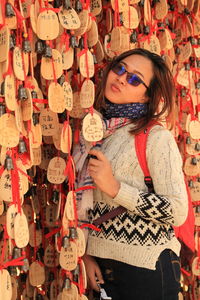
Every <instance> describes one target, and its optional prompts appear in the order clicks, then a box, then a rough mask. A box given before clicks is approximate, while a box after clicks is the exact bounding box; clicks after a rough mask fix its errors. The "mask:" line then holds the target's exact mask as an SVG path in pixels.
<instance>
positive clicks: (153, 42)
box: [143, 34, 161, 55]
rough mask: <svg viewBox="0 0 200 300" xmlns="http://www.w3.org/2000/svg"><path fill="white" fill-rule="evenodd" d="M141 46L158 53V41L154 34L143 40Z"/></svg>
mask: <svg viewBox="0 0 200 300" xmlns="http://www.w3.org/2000/svg"><path fill="white" fill-rule="evenodd" d="M143 48H144V49H146V50H149V51H151V52H153V53H156V54H158V55H160V50H161V49H160V41H159V39H158V38H157V36H156V35H155V34H152V35H151V37H150V39H149V40H146V41H144V44H143Z"/></svg>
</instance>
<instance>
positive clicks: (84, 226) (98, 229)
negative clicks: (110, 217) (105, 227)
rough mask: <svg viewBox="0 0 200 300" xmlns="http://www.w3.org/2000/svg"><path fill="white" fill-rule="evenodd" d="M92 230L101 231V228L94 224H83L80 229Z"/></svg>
mask: <svg viewBox="0 0 200 300" xmlns="http://www.w3.org/2000/svg"><path fill="white" fill-rule="evenodd" d="M87 227H88V228H91V229H92V230H95V231H101V229H100V228H98V227H96V226H95V225H93V224H90V223H87V224H86V223H84V224H81V226H80V228H81V229H83V228H87Z"/></svg>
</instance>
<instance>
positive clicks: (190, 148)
mask: <svg viewBox="0 0 200 300" xmlns="http://www.w3.org/2000/svg"><path fill="white" fill-rule="evenodd" d="M190 140H191V143H190V144H187V143H186V145H185V148H186V149H185V150H186V152H187V154H189V155H198V154H200V150H197V149H196V147H195V146H196V144H197V143H198V142H197V140H194V139H192V138H191V139H190Z"/></svg>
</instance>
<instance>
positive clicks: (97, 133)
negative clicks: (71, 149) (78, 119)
mask: <svg viewBox="0 0 200 300" xmlns="http://www.w3.org/2000/svg"><path fill="white" fill-rule="evenodd" d="M82 131H83V136H84V139H85V140H86V141H88V142H97V141H100V140H101V139H102V138H103V124H102V120H101V118H100V117H99V115H97V114H96V113H93V115H91V114H87V115H86V116H85V118H84V119H83V127H82Z"/></svg>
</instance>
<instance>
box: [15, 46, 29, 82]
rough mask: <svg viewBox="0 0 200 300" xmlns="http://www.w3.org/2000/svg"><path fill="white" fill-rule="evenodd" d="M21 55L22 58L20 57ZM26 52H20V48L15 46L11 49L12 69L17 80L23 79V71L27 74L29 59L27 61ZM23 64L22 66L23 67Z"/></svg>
mask: <svg viewBox="0 0 200 300" xmlns="http://www.w3.org/2000/svg"><path fill="white" fill-rule="evenodd" d="M22 55H23V59H22ZM28 59H29V58H28V53H24V52H23V53H22V50H21V48H19V47H15V48H14V50H13V70H14V73H15V76H16V77H17V79H19V80H23V81H24V80H25V77H24V72H25V74H26V75H27V74H28V68H29V61H28ZM23 62H24V63H23ZM23 66H24V67H23Z"/></svg>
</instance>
